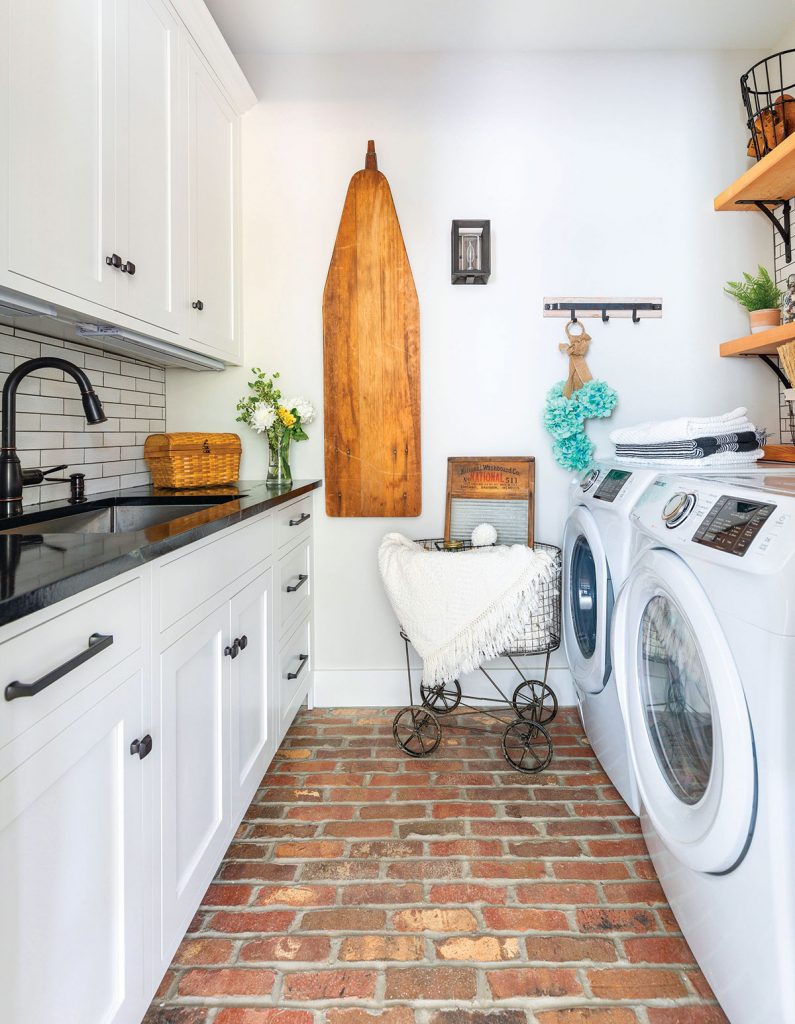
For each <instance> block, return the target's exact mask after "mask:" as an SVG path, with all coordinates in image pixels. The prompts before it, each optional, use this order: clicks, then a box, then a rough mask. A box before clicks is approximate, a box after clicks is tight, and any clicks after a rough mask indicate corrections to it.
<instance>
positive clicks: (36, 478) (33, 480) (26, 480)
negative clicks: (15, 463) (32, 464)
mask: <svg viewBox="0 0 795 1024" xmlns="http://www.w3.org/2000/svg"><path fill="white" fill-rule="evenodd" d="M68 468H69V466H68V464H67V463H64V464H63V465H62V466H50V467H49V468H46V469H45V468H43V467H39V468H38V469H23V470H22V486H23V487H30V486H31V485H32V484H43V483H53V484H54V483H66V480H65V479H64V478H63V477H60V478H56V479H53V478H52V477H51V476H50V474H51V473H60V472H61V470H62V469H68Z"/></svg>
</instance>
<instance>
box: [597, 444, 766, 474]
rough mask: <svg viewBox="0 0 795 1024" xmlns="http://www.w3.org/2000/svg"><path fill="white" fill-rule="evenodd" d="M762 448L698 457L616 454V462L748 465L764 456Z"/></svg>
mask: <svg viewBox="0 0 795 1024" xmlns="http://www.w3.org/2000/svg"><path fill="white" fill-rule="evenodd" d="M764 454H765V453H764V450H763V449H762V448H755V449H754V450H753V451H750V452H717V453H716V454H715V455H706V456H704V458H698V459H686V458H681V459H676V460H672V459H637V458H632V459H627V458H622V457H621V456H618V455H617V456H616V462H622V463H624V465H628V466H629V465H632V466H656V467H659V468H663V467H666V468H668V469H670V468H671V464H672V462H674V464H675V465H676V468H677V469H691V468H695V469H702V468H703V469H708V468H709V467H710V466H749V465H753V463H755V462H757V461H758V460H759V459H761V458H763V457H764Z"/></svg>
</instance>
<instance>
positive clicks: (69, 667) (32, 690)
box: [5, 633, 113, 700]
mask: <svg viewBox="0 0 795 1024" xmlns="http://www.w3.org/2000/svg"><path fill="white" fill-rule="evenodd" d="M112 643H113V637H112V636H111V635H110V634H108V635H107V636H105V635H103V634H102V633H92V634H91V636H90V637H89V638H88V647H87V648H86V649H85V650H84V651H81V652H80V654H76V655H75V656H74V658H70V659H69V661H65V662H64V663H63V665H59V666H58V668H54V669H53V670H52V672H48V673H47V674H46V675H45V676H42V677H41V679H37V680H36V682H35V683H20V682H19V681H18V680H14V682H13V683H9V684H8V686H6V688H5V698H6V700H16V699H17V697H35V695H36V694H37V693H41V691H42V690H46V689H47V687H48V686H51V685H52V684H53V683H54V682H57V680H59V679H62V678H63V677H64V676H66V675H68V674H69V673H70V672H73V671H74V670H75V669H76V668H79V667H80V665H82V664H84V663H85V662H86V661H90V660H91V658H95V657H96V656H97V655H98V654H100V653H101V652H102V651H104V650H105V649H106V648H107V647H110V645H111V644H112Z"/></svg>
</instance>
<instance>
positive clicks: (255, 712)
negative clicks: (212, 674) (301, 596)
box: [230, 569, 276, 821]
mask: <svg viewBox="0 0 795 1024" xmlns="http://www.w3.org/2000/svg"><path fill="white" fill-rule="evenodd" d="M231 615H232V630H231V635H232V637H233V642H234V639H238V638H239V641H240V646H241V650H240V654H239V655H238V657H236V658H235V659H234V660H233V661H232V684H231V716H230V718H231V721H230V725H231V736H230V754H231V766H230V783H231V797H230V801H231V805H232V817H233V819H234V820H235V821H239V820H240V818H242V816H243V814H244V813H245V811H246V808H247V807H248V805H249V804H250V803H251V799H252V797H253V796H254V794H255V793H256V791H257V787H258V786H259V784H260V781H261V779H262V776H263V775H264V774H265V771H266V770H267V767H268V765H269V764H270V762H271V759H272V757H273V755H274V754H275V753H276V740H275V737H274V735H273V729H272V727H271V719H272V716H271V706H270V705H271V694H272V692H273V685H272V683H273V680H272V669H271V665H272V664H273V651H272V649H271V648H272V636H273V632H274V630H273V570H272V569H267V570H266V571H265V572H263V573H262V574H261V575H260V576H258V577H257V579H255V580H254V581H253V582H252V583H250V584H249V585H248V586H247V587H245V588H244V589H243V590H241V591H240V593H238V594H236V595H235V596H234V597H233V598H232V603H231Z"/></svg>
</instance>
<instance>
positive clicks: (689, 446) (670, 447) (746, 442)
mask: <svg viewBox="0 0 795 1024" xmlns="http://www.w3.org/2000/svg"><path fill="white" fill-rule="evenodd" d="M763 440H764V431H754V430H744V431H741V432H740V433H735V434H716V435H715V436H714V437H695V438H693V439H692V440H690V441H667V442H665V443H664V444H635V445H632V444H617V445H616V455H618V456H620V457H621V458H627V459H703V458H705V457H706V456H707V455H717V454H718V453H719V452H752V451H755V450H756V449H757V448H758V447H759V446H760V445H761V443H762V441H763Z"/></svg>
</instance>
